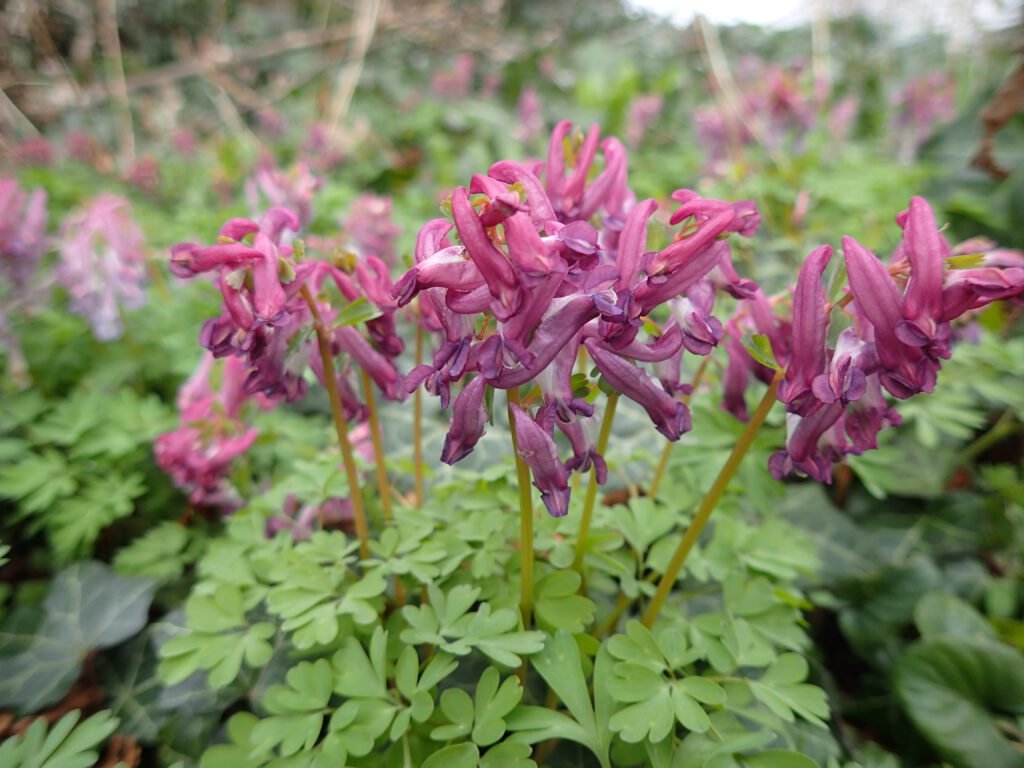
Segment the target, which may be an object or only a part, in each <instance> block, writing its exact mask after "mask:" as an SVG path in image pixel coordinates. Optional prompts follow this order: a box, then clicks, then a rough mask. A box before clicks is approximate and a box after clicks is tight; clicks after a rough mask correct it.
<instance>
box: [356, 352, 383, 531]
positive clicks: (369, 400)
mask: <svg viewBox="0 0 1024 768" xmlns="http://www.w3.org/2000/svg"><path fill="white" fill-rule="evenodd" d="M359 373H360V374H361V376H360V378H362V380H363V399H364V400H366V410H367V411H368V412H369V422H370V441H371V442H372V443H373V463H374V464H376V465H377V490H378V492H379V493H380V509H381V512H383V513H384V520H385V522H388V523H390V522H391V483H389V482H388V468H387V466H386V464H385V462H384V441H383V439H382V438H381V432H380V417H379V416H378V415H377V399H376V398H375V397H374V395H373V380H372V379H371V378H370V374H368V373H367V372H366V371H363V370H361V371H360V372H359Z"/></svg>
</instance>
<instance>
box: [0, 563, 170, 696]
mask: <svg viewBox="0 0 1024 768" xmlns="http://www.w3.org/2000/svg"><path fill="white" fill-rule="evenodd" d="M154 589H155V584H154V583H153V582H152V581H149V580H148V579H127V578H122V577H120V576H116V575H114V574H113V573H111V572H110V571H109V570H108V569H107V568H106V566H104V565H101V564H100V563H95V562H88V561H87V562H81V563H76V564H75V565H73V566H71V567H69V568H66V569H65V570H63V571H61V572H60V573H59V574H57V576H56V577H55V578H54V580H53V582H52V584H51V585H50V591H49V594H48V595H47V597H46V601H45V602H44V604H43V608H44V618H43V622H42V625H41V626H40V628H39V630H38V633H37V635H36V637H35V639H34V640H33V641H32V644H31V645H30V646H29V647H28V648H27V649H26V650H24V651H22V652H21V653H18V654H16V655H14V656H7V657H2V658H0V706H8V707H14V708H17V709H18V710H20V711H26V712H31V711H35V710H37V709H39V708H41V707H44V706H46V705H48V704H51V703H53V702H54V701H57V700H58V699H60V697H61V696H63V695H64V693H65V692H66V691H67V689H68V688H70V687H71V684H72V683H73V682H74V681H75V679H76V678H77V677H78V671H79V669H80V666H81V662H82V659H84V658H85V656H86V654H88V653H89V651H91V650H93V649H97V648H109V647H111V646H113V645H117V644H118V643H120V642H122V641H124V640H126V639H128V638H129V637H131V636H132V635H134V634H135V633H136V632H138V631H139V630H140V629H142V627H143V626H144V625H145V623H146V620H147V618H148V612H149V605H150V602H152V599H153V591H154Z"/></svg>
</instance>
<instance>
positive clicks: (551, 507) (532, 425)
mask: <svg viewBox="0 0 1024 768" xmlns="http://www.w3.org/2000/svg"><path fill="white" fill-rule="evenodd" d="M509 412H510V413H511V414H512V428H513V429H514V430H515V433H516V444H517V446H518V448H519V456H520V458H522V460H523V461H525V462H526V464H527V466H529V467H530V471H531V474H532V475H533V484H534V485H535V486H537V490H539V491H540V497H541V500H542V501H543V502H544V506H545V507H547V510H548V514H550V515H551V516H552V517H565V515H567V514H568V513H569V495H570V491H569V472H568V470H567V469H566V468H565V465H563V464H562V462H561V461H559V460H558V449H557V448H556V447H555V441H554V440H553V439H552V437H551V435H550V434H549V433H548V432H546V431H545V430H544V429H542V428H541V427H540V426H539V425H538V424H537V422H535V421H534V420H533V419H531V418H530V416H529V414H528V413H526V411H524V410H523V409H522V408H520V407H519V406H517V405H510V406H509Z"/></svg>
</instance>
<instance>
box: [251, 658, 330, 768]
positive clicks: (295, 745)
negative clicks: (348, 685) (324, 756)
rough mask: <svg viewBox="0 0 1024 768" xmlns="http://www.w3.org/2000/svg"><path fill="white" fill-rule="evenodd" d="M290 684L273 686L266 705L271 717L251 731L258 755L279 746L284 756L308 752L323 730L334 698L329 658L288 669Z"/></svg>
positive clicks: (265, 698) (265, 697) (268, 691)
mask: <svg viewBox="0 0 1024 768" xmlns="http://www.w3.org/2000/svg"><path fill="white" fill-rule="evenodd" d="M286 680H287V681H288V684H287V685H272V686H271V687H270V688H268V689H267V693H266V695H265V696H264V700H263V704H264V706H265V707H266V709H267V712H269V713H270V714H271V717H266V718H264V719H262V720H260V721H259V722H258V723H257V724H256V725H255V726H254V727H253V729H252V733H251V735H250V743H251V744H252V745H253V749H254V751H256V752H267V751H269V750H271V749H273V748H274V747H277V749H278V751H279V752H280V754H281V755H282V756H284V757H287V756H289V755H294V754H296V753H297V752H299V751H300V750H301V751H308V750H310V749H312V748H313V746H314V745H315V744H316V742H317V739H319V737H320V731H321V730H322V729H323V723H324V717H325V714H324V711H325V709H326V707H327V704H328V702H329V701H330V698H331V687H332V676H331V665H330V663H329V662H328V661H327V660H326V659H317V661H315V662H312V663H310V662H301V663H300V664H298V665H296V666H294V667H292V668H291V669H290V670H288V674H287V676H286Z"/></svg>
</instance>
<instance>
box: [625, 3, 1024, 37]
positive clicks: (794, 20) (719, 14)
mask: <svg viewBox="0 0 1024 768" xmlns="http://www.w3.org/2000/svg"><path fill="white" fill-rule="evenodd" d="M629 2H630V3H631V4H632V5H633V6H634V7H636V8H642V9H644V10H648V11H653V12H654V13H659V14H662V15H664V16H667V17H669V18H671V19H672V20H673V21H677V22H680V23H683V24H685V23H688V22H689V21H690V20H691V19H692V18H693V16H694V15H695V14H696V13H698V12H700V13H703V14H704V16H705V17H706V18H707V19H708V20H709V21H711V22H712V23H715V24H735V23H738V22H748V23H750V24H758V25H763V26H773V27H787V26H796V25H798V24H801V23H805V22H807V21H810V19H811V17H812V16H813V14H814V11H815V9H821V10H823V11H825V12H826V13H828V14H830V15H835V14H838V13H841V12H843V11H848V10H852V9H854V8H862V9H864V10H866V11H867V12H868V13H869V14H871V15H875V16H880V15H882V14H885V15H886V16H887V17H888V18H890V19H892V20H894V21H896V22H898V24H899V25H900V26H901V27H902V28H903V29H904V30H905V31H906V32H907V33H908V34H913V33H916V32H921V31H925V30H927V29H929V28H931V29H939V30H943V31H946V32H951V33H953V34H954V35H955V36H957V35H963V36H967V35H970V34H972V33H973V32H974V31H975V30H979V29H1000V28H1003V27H1006V26H1009V25H1011V24H1013V23H1015V22H1016V21H1019V19H1020V17H1021V8H1022V3H1021V0H899V2H898V3H896V4H895V5H894V4H893V3H892V0H713V2H700V1H699V0H629ZM894 11H895V13H894Z"/></svg>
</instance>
